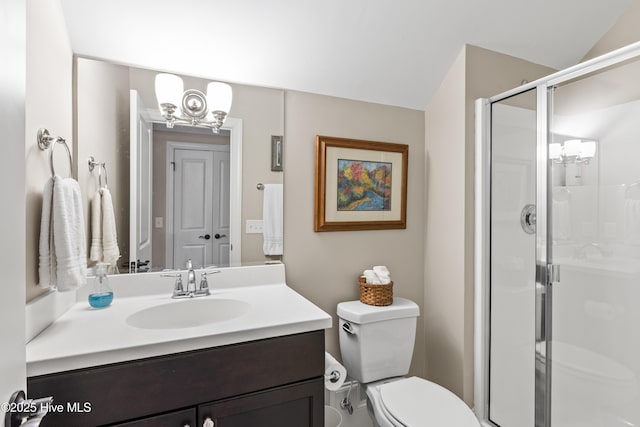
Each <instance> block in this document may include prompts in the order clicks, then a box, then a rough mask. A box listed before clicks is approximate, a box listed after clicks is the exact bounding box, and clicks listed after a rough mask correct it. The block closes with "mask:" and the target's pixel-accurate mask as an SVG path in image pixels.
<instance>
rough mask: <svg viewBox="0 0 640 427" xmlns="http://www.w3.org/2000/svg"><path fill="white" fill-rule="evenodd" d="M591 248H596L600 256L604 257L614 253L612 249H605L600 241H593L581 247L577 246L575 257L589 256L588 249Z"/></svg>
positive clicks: (583, 257)
mask: <svg viewBox="0 0 640 427" xmlns="http://www.w3.org/2000/svg"><path fill="white" fill-rule="evenodd" d="M589 248H594V249H595V250H596V252H598V253H599V254H600V256H603V257H606V256H609V255H611V254H612V253H613V251H611V249H605V248H604V247H603V246H602V245H600V244H599V243H595V242H592V243H587V244H586V245H583V246H581V247H579V248H576V250H575V253H574V256H575V258H578V259H585V258H587V249H589Z"/></svg>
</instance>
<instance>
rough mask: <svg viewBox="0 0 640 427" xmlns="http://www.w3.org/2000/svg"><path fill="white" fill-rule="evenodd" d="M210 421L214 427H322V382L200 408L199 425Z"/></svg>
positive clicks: (265, 392)
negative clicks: (207, 420) (208, 419)
mask: <svg viewBox="0 0 640 427" xmlns="http://www.w3.org/2000/svg"><path fill="white" fill-rule="evenodd" d="M207 418H210V419H211V420H213V421H214V425H215V427H250V426H256V427H258V426H259V427H322V426H323V425H324V382H323V381H322V379H317V380H311V381H306V382H303V383H299V384H294V385H290V386H283V387H278V388H276V389H271V390H268V391H264V392H258V393H252V394H248V395H245V396H240V397H237V398H233V399H226V400H222V401H219V402H214V403H211V404H206V405H200V406H199V407H198V425H199V426H202V425H204V422H205V420H206V419H207Z"/></svg>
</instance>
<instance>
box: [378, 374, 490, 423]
mask: <svg viewBox="0 0 640 427" xmlns="http://www.w3.org/2000/svg"><path fill="white" fill-rule="evenodd" d="M367 395H368V396H369V399H370V400H371V402H372V404H373V405H374V412H375V416H376V420H378V423H379V424H380V425H381V426H384V425H387V426H407V427H421V426H425V427H426V426H446V425H451V426H456V427H480V423H479V422H478V419H477V418H476V417H475V415H474V414H473V412H472V411H471V409H469V407H468V406H467V405H466V404H465V403H464V402H463V401H462V400H460V398H458V397H457V396H456V395H455V394H453V393H452V392H450V391H449V390H447V389H446V388H444V387H442V386H439V385H438V384H435V383H432V382H430V381H427V380H424V379H422V378H417V377H411V378H402V379H398V380H395V381H381V382H380V383H375V384H369V386H368V387H367ZM381 418H382V419H381Z"/></svg>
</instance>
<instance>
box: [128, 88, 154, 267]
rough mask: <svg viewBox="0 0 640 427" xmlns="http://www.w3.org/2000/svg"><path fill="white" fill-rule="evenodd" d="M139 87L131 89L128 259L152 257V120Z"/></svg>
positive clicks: (142, 259) (143, 259) (145, 259)
mask: <svg viewBox="0 0 640 427" xmlns="http://www.w3.org/2000/svg"><path fill="white" fill-rule="evenodd" d="M146 111H147V110H146V109H145V108H144V105H143V104H142V99H141V98H140V95H139V94H138V92H137V91H135V90H132V91H130V114H131V120H130V121H131V123H130V124H131V129H130V138H131V142H130V155H131V157H132V158H131V163H130V164H131V171H130V176H132V177H136V179H132V180H131V181H130V182H131V184H130V200H129V203H130V211H131V218H132V220H131V221H130V229H129V239H130V240H129V248H130V249H129V251H130V254H129V260H130V261H131V262H135V261H136V260H141V261H147V260H149V261H150V260H151V248H152V244H151V235H152V234H151V224H152V223H151V215H152V211H151V206H152V205H151V196H152V189H151V186H152V183H153V177H152V155H151V154H152V151H151V150H152V147H153V146H152V144H153V124H152V122H151V119H150V118H149V117H147V112H146Z"/></svg>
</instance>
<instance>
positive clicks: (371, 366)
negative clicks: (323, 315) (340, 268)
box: [338, 297, 420, 383]
mask: <svg viewBox="0 0 640 427" xmlns="http://www.w3.org/2000/svg"><path fill="white" fill-rule="evenodd" d="M419 315H420V309H419V307H418V305H417V304H416V303H415V302H413V301H411V300H408V299H405V298H398V297H396V298H394V299H393V304H391V305H388V306H384V307H376V306H373V305H367V304H363V303H361V302H360V301H347V302H341V303H339V304H338V317H339V318H340V322H339V328H340V353H341V355H342V363H343V364H344V367H345V368H346V369H347V374H348V375H349V376H351V377H352V378H353V379H355V380H357V381H358V382H360V383H369V382H372V381H378V380H381V379H385V378H391V377H398V376H402V375H406V374H407V373H408V372H409V366H410V365H411V357H412V356H413V345H414V343H415V338H416V322H417V318H418V316H419Z"/></svg>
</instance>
